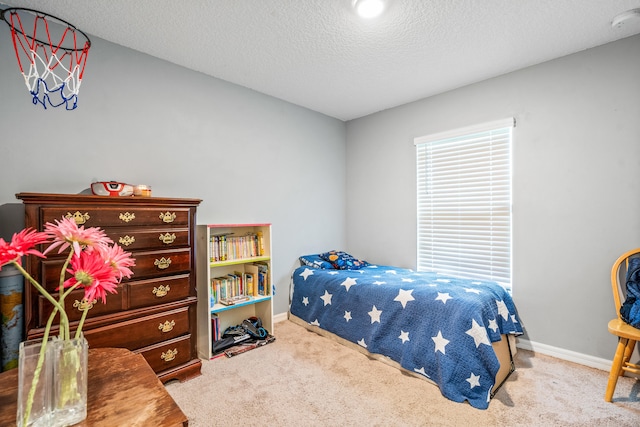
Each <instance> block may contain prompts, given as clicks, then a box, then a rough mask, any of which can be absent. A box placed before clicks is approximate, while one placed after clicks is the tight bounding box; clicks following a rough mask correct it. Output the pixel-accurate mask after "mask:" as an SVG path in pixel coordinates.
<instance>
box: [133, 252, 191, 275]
mask: <svg viewBox="0 0 640 427" xmlns="http://www.w3.org/2000/svg"><path fill="white" fill-rule="evenodd" d="M132 256H133V257H134V258H135V260H136V265H135V266H133V267H131V271H133V277H132V279H133V278H136V279H144V278H147V277H159V276H168V275H172V274H178V273H188V272H189V271H191V248H182V249H171V250H163V251H145V252H133V253H132Z"/></svg>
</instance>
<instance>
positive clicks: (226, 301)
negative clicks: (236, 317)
mask: <svg viewBox="0 0 640 427" xmlns="http://www.w3.org/2000/svg"><path fill="white" fill-rule="evenodd" d="M250 299H251V297H250V296H249V295H237V296H235V297H229V298H223V299H221V300H220V304H222V305H235V304H239V303H241V302H245V301H249V300H250Z"/></svg>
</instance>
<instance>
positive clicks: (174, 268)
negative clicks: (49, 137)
mask: <svg viewBox="0 0 640 427" xmlns="http://www.w3.org/2000/svg"><path fill="white" fill-rule="evenodd" d="M16 197H17V198H18V199H21V200H22V202H23V203H24V205H25V226H26V227H33V228H35V229H37V230H39V231H42V230H43V229H44V225H45V224H46V223H47V222H52V223H55V220H57V219H58V220H59V219H62V218H63V217H73V218H74V219H75V221H76V223H77V224H78V225H82V226H84V227H85V228H87V227H100V228H102V229H103V230H104V231H105V232H106V234H107V235H108V236H109V237H110V238H111V239H112V240H113V241H114V242H115V243H117V244H119V245H120V246H122V248H123V249H124V250H125V251H127V252H131V253H132V256H133V257H134V258H135V262H136V265H135V267H133V268H132V269H131V270H132V271H133V276H132V277H131V278H130V279H128V280H127V279H125V280H123V282H122V283H121V284H120V285H119V287H118V293H117V294H116V295H113V294H108V295H107V301H106V303H105V304H103V303H102V302H101V301H98V302H96V303H95V304H94V306H93V308H91V310H89V313H88V317H87V319H86V321H85V325H84V327H83V332H84V335H85V337H86V338H87V341H88V342H89V347H90V348H99V347H123V348H128V349H129V350H132V351H133V352H135V353H141V354H142V355H143V356H144V358H145V359H146V360H147V362H148V363H149V365H150V366H151V368H153V370H154V371H155V372H156V374H157V375H158V377H159V378H160V380H161V381H162V382H167V381H169V380H173V379H177V380H180V381H184V380H187V379H189V378H191V377H194V376H197V375H200V367H201V361H200V360H199V359H198V357H197V352H196V344H197V343H196V340H197V339H196V337H197V332H196V324H197V321H196V310H197V309H196V303H197V298H196V283H197V282H196V272H195V265H196V263H195V256H196V250H195V224H196V209H197V206H198V205H199V204H200V200H198V199H174V198H159V197H104V196H90V195H67V194H38V193H19V194H16ZM66 254H68V252H66V253H63V254H60V255H58V254H57V249H56V250H54V251H53V252H52V253H49V254H47V258H46V259H40V258H38V257H34V256H29V257H28V258H27V261H26V269H27V271H28V272H29V273H30V274H31V275H32V276H33V277H34V278H35V279H36V280H37V281H38V282H40V283H43V284H44V285H45V286H46V288H47V289H48V290H50V291H54V290H55V288H57V287H58V284H59V275H60V269H61V267H62V264H63V262H64V258H65V256H66ZM83 295H84V291H83V290H77V291H74V292H72V293H71V294H70V295H69V296H68V297H67V298H66V299H65V306H66V312H67V313H68V314H69V321H70V322H71V329H72V330H74V329H75V326H76V325H77V322H78V320H80V315H81V312H80V311H79V310H78V309H77V306H78V304H80V301H81V300H82V297H83ZM51 311H52V306H51V304H50V303H49V302H48V301H46V300H45V299H44V297H42V295H41V294H40V293H39V292H38V291H37V290H36V289H35V288H34V287H33V286H28V285H27V287H26V289H25V326H26V334H27V338H28V339H32V338H38V337H40V336H42V334H43V333H44V325H45V324H46V321H47V319H48V317H49V315H50V313H51ZM57 323H58V322H57V320H56V322H54V324H57Z"/></svg>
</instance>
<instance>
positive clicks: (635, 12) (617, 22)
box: [611, 9, 640, 28]
mask: <svg viewBox="0 0 640 427" xmlns="http://www.w3.org/2000/svg"><path fill="white" fill-rule="evenodd" d="M634 18H635V19H636V20H637V19H638V18H640V9H631V10H627V11H626V12H622V13H621V14H619V15H616V17H615V18H613V21H611V26H612V27H613V28H622V26H623V25H624V24H625V23H626V22H627V21H629V20H631V19H634Z"/></svg>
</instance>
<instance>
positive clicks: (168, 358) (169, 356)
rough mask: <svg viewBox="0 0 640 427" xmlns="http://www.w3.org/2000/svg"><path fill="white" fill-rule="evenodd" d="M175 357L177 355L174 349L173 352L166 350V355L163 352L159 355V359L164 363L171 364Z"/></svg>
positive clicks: (176, 350)
mask: <svg viewBox="0 0 640 427" xmlns="http://www.w3.org/2000/svg"><path fill="white" fill-rule="evenodd" d="M177 355H178V349H177V348H174V349H173V350H167V352H166V353H165V352H164V351H163V352H162V354H161V355H160V359H162V360H164V361H165V362H171V361H172V360H173V359H175V358H176V356H177Z"/></svg>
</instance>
